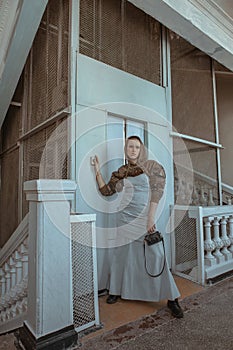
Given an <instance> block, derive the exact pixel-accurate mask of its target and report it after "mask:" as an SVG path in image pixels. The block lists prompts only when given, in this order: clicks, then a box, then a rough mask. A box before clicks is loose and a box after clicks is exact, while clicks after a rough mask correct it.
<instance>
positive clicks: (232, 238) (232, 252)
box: [228, 215, 233, 257]
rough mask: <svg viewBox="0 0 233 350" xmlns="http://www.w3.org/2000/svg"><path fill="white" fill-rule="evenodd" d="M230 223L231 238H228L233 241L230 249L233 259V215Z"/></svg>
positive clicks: (230, 217)
mask: <svg viewBox="0 0 233 350" xmlns="http://www.w3.org/2000/svg"><path fill="white" fill-rule="evenodd" d="M228 223H229V236H228V237H229V239H230V241H231V245H230V247H229V248H228V249H229V251H230V252H231V254H232V257H233V215H230V216H229V220H228Z"/></svg>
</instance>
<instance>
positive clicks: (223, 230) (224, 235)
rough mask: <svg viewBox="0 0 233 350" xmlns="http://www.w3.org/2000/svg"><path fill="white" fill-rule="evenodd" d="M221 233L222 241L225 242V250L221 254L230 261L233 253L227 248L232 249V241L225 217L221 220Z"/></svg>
mask: <svg viewBox="0 0 233 350" xmlns="http://www.w3.org/2000/svg"><path fill="white" fill-rule="evenodd" d="M221 233H222V235H221V240H222V242H223V248H222V251H221V252H222V254H223V255H225V258H226V259H227V260H228V259H229V258H231V253H230V251H229V250H228V249H227V248H228V247H230V245H231V241H230V239H229V237H228V235H227V220H226V218H225V216H223V217H222V219H221Z"/></svg>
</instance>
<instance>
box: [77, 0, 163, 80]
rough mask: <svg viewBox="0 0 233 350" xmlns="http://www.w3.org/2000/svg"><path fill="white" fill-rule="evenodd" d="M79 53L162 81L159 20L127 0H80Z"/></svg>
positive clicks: (132, 72)
mask: <svg viewBox="0 0 233 350" xmlns="http://www.w3.org/2000/svg"><path fill="white" fill-rule="evenodd" d="M80 53H82V54H84V55H87V56H89V57H92V58H94V59H96V60H99V61H101V62H104V63H106V64H108V65H110V66H113V67H115V68H119V69H121V70H123V71H125V72H128V73H131V74H133V75H136V76H138V77H140V78H143V79H145V80H148V81H151V82H153V83H155V84H157V85H160V83H161V63H160V57H161V26H160V23H159V22H157V21H156V20H155V19H154V18H152V17H150V16H149V15H147V14H146V13H144V12H143V11H141V10H139V9H138V8H137V7H135V6H134V5H132V4H131V3H129V2H127V1H123V0H102V1H100V0H81V1H80Z"/></svg>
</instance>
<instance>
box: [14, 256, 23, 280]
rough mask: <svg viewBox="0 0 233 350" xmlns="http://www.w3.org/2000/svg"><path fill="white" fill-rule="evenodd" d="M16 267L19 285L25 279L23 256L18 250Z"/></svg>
mask: <svg viewBox="0 0 233 350" xmlns="http://www.w3.org/2000/svg"><path fill="white" fill-rule="evenodd" d="M15 267H16V284H19V283H20V282H21V280H22V278H23V263H22V255H21V254H20V252H19V251H18V250H16V252H15Z"/></svg>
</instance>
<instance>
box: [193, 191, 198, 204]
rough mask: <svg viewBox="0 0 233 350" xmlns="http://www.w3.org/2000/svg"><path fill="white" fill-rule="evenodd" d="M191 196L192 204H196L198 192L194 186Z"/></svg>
mask: <svg viewBox="0 0 233 350" xmlns="http://www.w3.org/2000/svg"><path fill="white" fill-rule="evenodd" d="M192 198H193V205H198V204H199V194H198V191H197V188H196V187H194V190H193V196H192Z"/></svg>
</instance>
